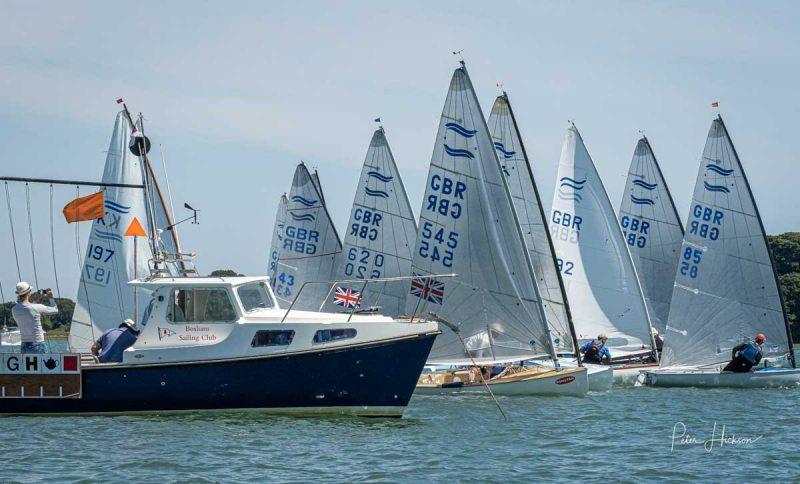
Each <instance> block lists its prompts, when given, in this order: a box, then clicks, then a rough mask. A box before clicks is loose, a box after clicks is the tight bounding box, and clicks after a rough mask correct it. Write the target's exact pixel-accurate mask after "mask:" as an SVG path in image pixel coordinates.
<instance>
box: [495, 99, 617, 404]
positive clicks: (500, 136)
mask: <svg viewBox="0 0 800 484" xmlns="http://www.w3.org/2000/svg"><path fill="white" fill-rule="evenodd" d="M488 125H489V132H490V133H491V135H492V143H493V144H494V147H495V150H496V151H497V159H498V161H499V162H500V168H501V170H502V172H503V174H504V175H505V178H506V184H507V185H508V190H509V192H510V193H511V198H512V200H513V201H514V208H515V209H516V212H517V217H518V218H519V223H520V228H521V229H522V235H523V238H524V239H525V246H526V248H527V250H528V253H529V256H530V259H531V262H532V264H533V273H534V275H535V276H536V284H537V285H538V287H539V293H540V294H541V298H542V305H543V306H544V310H545V315H546V319H547V324H548V325H549V327H550V333H551V335H552V338H553V344H554V345H555V348H556V352H557V353H559V354H560V355H567V359H565V360H564V361H567V360H568V359H569V358H571V357H574V356H575V344H574V341H576V340H577V338H576V337H575V330H574V328H573V326H572V315H571V314H570V309H569V302H568V300H567V296H566V294H565V292H564V283H563V281H562V279H561V274H560V271H559V270H558V259H557V258H556V255H555V249H554V247H553V241H552V239H551V236H550V231H549V230H548V228H547V223H546V220H547V217H546V216H545V212H544V208H543V205H542V200H541V197H540V196H539V189H538V187H537V185H536V179H535V178H534V176H533V170H532V168H531V163H530V160H529V159H528V154H527V152H526V151H525V145H524V144H523V143H522V136H521V135H520V132H519V128H518V126H517V120H516V118H515V117H514V111H513V110H512V109H511V102H510V101H509V99H508V95H507V94H506V93H505V92H504V93H503V94H501V95H500V96H498V97H497V99H496V100H495V103H494V106H492V112H491V114H490V116H489V121H488ZM550 361H552V360H550ZM586 368H587V372H588V378H589V390H593V391H602V390H609V389H610V388H611V385H612V383H613V377H612V371H611V368H610V367H608V366H601V365H586Z"/></svg>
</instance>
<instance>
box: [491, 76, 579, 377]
mask: <svg viewBox="0 0 800 484" xmlns="http://www.w3.org/2000/svg"><path fill="white" fill-rule="evenodd" d="M499 97H501V98H502V99H503V101H505V105H506V107H508V113H509V116H510V117H511V123H512V126H513V128H514V133H515V134H516V137H517V140H519V147H520V149H521V150H522V157H523V160H524V165H525V168H526V169H527V171H528V177H529V178H530V180H531V186H532V187H533V194H534V196H535V197H536V205H537V207H538V209H539V216H540V217H541V221H542V229H543V230H542V231H543V232H544V234H545V237H546V238H547V245H548V248H549V250H550V257H551V259H552V262H553V268H554V272H555V274H556V279H557V280H558V289H559V291H560V292H561V301H563V307H564V312H565V313H566V316H567V324H568V328H569V332H570V336H571V337H572V345H573V349H574V351H575V358H576V359H577V362H578V366H582V362H581V352H580V350H579V345H578V335H577V333H576V332H575V325H574V324H573V322H572V311H571V310H570V307H569V299H568V298H567V291H566V289H565V288H564V279H563V278H562V276H561V271H559V270H558V258H557V257H556V249H555V246H554V245H553V237H552V235H551V234H550V230H549V228H548V226H547V216H546V215H545V213H544V205H542V197H541V196H540V195H539V187H538V185H537V184H536V178H534V176H533V168H532V167H531V162H530V158H528V152H527V150H526V149H525V143H524V142H523V141H522V134H521V133H520V130H519V126H518V125H517V117H516V116H515V115H514V109H513V108H512V107H511V102H510V101H509V99H508V93H506V91H503V94H502V95H501V96H499ZM498 149H499V147H498ZM498 161H499V160H498ZM515 211H516V210H515ZM517 212H518V211H517ZM520 229H521V227H520ZM531 262H533V261H532V260H531ZM543 272H544V271H543ZM536 276H537V274H535V273H534V277H536ZM538 276H539V277H542V278H543V279H544V274H540V275H538ZM539 292H540V295H541V288H539ZM542 301H543V302H542V304H544V300H542Z"/></svg>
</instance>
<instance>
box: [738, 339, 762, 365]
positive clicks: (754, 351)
mask: <svg viewBox="0 0 800 484" xmlns="http://www.w3.org/2000/svg"><path fill="white" fill-rule="evenodd" d="M760 352H761V350H760V349H758V347H757V346H756V345H754V344H753V343H747V346H745V347H744V349H743V350H742V351H740V352H739V356H741V357H742V358H744V359H745V360H747V361H749V362H750V364H753V365H755V364H756V357H757V356H758V354H759V353H760Z"/></svg>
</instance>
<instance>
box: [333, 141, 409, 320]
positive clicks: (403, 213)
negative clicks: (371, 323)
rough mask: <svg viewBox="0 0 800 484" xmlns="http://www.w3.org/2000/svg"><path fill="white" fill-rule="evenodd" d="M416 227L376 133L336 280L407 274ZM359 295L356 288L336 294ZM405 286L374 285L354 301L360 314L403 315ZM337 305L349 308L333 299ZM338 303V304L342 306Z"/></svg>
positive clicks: (386, 147) (394, 168) (386, 150)
mask: <svg viewBox="0 0 800 484" xmlns="http://www.w3.org/2000/svg"><path fill="white" fill-rule="evenodd" d="M416 239H417V223H416V220H415V219H414V213H413V212H412V211H411V204H410V203H409V202H408V195H406V189H405V186H403V180H402V179H401V178H400V172H399V171H398V170H397V165H396V164H395V161H394V157H393V156H392V152H391V150H390V149H389V143H388V142H387V141H386V134H385V133H384V131H383V128H379V129H377V130H376V131H375V133H374V134H373V135H372V140H371V141H370V143H369V149H368V150H367V156H366V159H365V160H364V166H363V168H362V169H361V178H360V179H359V182H358V188H357V189H356V195H355V199H354V200H353V208H352V209H351V211H350V220H349V221H348V222H347V232H346V234H345V237H344V247H343V249H342V256H341V261H340V262H339V264H338V265H339V268H338V272H337V274H338V275H337V276H336V277H337V278H338V279H375V278H388V277H398V276H408V275H410V274H411V254H412V251H413V250H414V243H415V242H416ZM347 289H351V290H355V291H359V290H360V289H361V286H360V285H353V287H347V288H338V289H336V290H347ZM406 294H407V281H404V282H395V283H391V282H389V283H376V284H373V285H371V286H367V288H366V290H365V291H364V293H363V294H361V295H360V297H361V300H360V306H361V308H370V307H377V308H379V311H380V313H381V314H385V315H388V316H393V317H394V316H398V315H400V314H401V313H404V312H405V306H406ZM338 301H339V303H340V305H343V306H344V307H345V308H349V307H350V306H351V305H350V304H347V301H345V300H343V299H341V298H339V300H338ZM343 303H344V304H343Z"/></svg>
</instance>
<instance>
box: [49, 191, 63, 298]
mask: <svg viewBox="0 0 800 484" xmlns="http://www.w3.org/2000/svg"><path fill="white" fill-rule="evenodd" d="M54 225H55V224H54V220H53V184H52V183H51V184H50V252H51V253H52V254H53V275H54V276H55V279H56V295H57V296H58V297H61V286H60V284H59V283H58V265H57V264H56V238H55V233H54V229H53V226H54Z"/></svg>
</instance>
